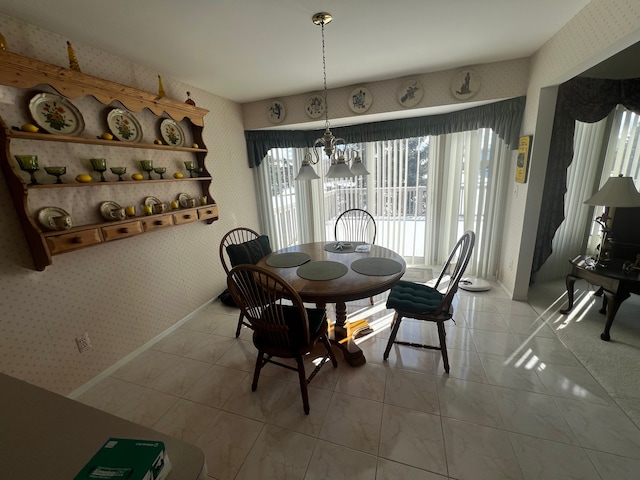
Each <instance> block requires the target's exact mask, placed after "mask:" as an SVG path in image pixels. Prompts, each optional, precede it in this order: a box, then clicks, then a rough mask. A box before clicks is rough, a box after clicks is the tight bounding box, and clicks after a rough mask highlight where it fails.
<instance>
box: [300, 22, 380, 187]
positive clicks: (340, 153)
mask: <svg viewBox="0 0 640 480" xmlns="http://www.w3.org/2000/svg"><path fill="white" fill-rule="evenodd" d="M331 20H333V17H332V16H331V14H330V13H327V12H320V13H316V14H315V15H314V16H313V17H312V21H313V23H314V24H315V25H320V27H321V28H322V75H323V86H324V90H323V93H324V126H325V131H324V135H323V136H322V137H320V138H316V140H315V141H314V142H313V147H314V148H313V152H314V154H315V159H314V158H313V157H312V156H311V154H310V153H309V152H308V151H307V152H306V153H305V156H304V160H303V161H302V166H301V167H300V172H299V173H298V176H297V177H296V180H315V179H317V178H320V177H319V176H318V174H317V173H316V172H315V170H314V169H313V167H312V166H311V165H315V164H316V163H318V162H319V161H320V155H319V154H318V150H319V149H322V150H324V153H325V154H326V155H327V157H328V158H329V159H330V160H331V166H330V167H329V171H328V172H327V178H345V177H353V176H355V175H369V172H368V171H367V169H366V168H365V166H364V164H363V163H362V158H360V155H359V154H358V152H356V151H355V150H354V149H353V148H347V144H346V142H345V140H344V138H336V137H335V136H334V135H333V133H331V128H330V127H331V126H330V123H329V104H328V103H327V62H326V56H325V45H324V26H325V25H327V24H328V23H330V22H331ZM340 147H342V148H340ZM348 162H352V163H353V165H352V167H351V168H349V165H348Z"/></svg>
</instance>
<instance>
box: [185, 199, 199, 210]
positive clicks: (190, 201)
mask: <svg viewBox="0 0 640 480" xmlns="http://www.w3.org/2000/svg"><path fill="white" fill-rule="evenodd" d="M196 205H198V199H197V198H188V199H187V207H189V208H195V207H196Z"/></svg>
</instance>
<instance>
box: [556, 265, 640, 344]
mask: <svg viewBox="0 0 640 480" xmlns="http://www.w3.org/2000/svg"><path fill="white" fill-rule="evenodd" d="M570 262H571V265H572V271H571V273H570V274H568V275H567V277H566V284H567V296H568V298H569V305H568V306H567V308H566V309H564V310H560V313H562V314H567V313H569V312H570V311H571V309H572V308H573V286H574V284H575V283H576V280H579V279H583V280H586V281H587V282H589V283H590V284H591V285H596V286H598V287H600V290H599V291H598V294H599V293H604V301H603V303H602V308H601V309H600V310H599V312H600V313H602V314H606V315H607V319H606V323H605V326H604V331H603V332H602V333H601V334H600V338H601V339H602V340H604V341H607V342H608V341H609V340H610V339H611V336H610V335H609V331H610V330H611V325H612V324H613V320H614V318H615V317H616V313H618V308H620V305H621V304H622V302H624V301H625V300H626V299H627V298H629V296H630V295H631V294H632V293H635V294H640V272H639V271H637V270H636V271H633V272H632V273H625V272H624V271H623V270H622V265H623V264H624V260H620V259H614V260H611V261H609V262H608V263H607V265H606V266H602V265H598V264H597V263H596V262H595V260H593V259H592V258H591V257H590V256H589V255H578V256H577V257H576V258H574V259H573V260H570Z"/></svg>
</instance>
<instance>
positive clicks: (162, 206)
mask: <svg viewBox="0 0 640 480" xmlns="http://www.w3.org/2000/svg"><path fill="white" fill-rule="evenodd" d="M152 210H153V213H155V214H158V213H164V212H166V211H167V204H166V203H156V204H154V205H153V207H152Z"/></svg>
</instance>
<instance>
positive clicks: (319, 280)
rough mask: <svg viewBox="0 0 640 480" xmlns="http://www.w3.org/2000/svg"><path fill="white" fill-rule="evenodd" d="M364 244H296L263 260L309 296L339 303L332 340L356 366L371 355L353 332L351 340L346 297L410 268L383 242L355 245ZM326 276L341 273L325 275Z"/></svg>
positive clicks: (384, 286) (382, 285) (367, 292)
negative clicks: (360, 247) (354, 338)
mask: <svg viewBox="0 0 640 480" xmlns="http://www.w3.org/2000/svg"><path fill="white" fill-rule="evenodd" d="M358 245H359V244H357V243H354V244H351V243H343V242H335V241H334V242H314V243H305V244H301V245H294V246H292V247H286V248H283V249H281V250H278V251H277V252H273V253H271V254H270V255H267V256H266V257H264V258H262V259H261V260H260V261H259V262H258V264H257V265H258V266H260V267H264V268H266V269H269V270H271V271H273V272H274V273H276V274H277V275H279V276H280V277H282V278H283V279H284V280H286V281H287V282H288V283H289V284H290V285H291V286H292V287H293V289H294V290H295V291H296V292H298V294H299V295H300V298H301V299H302V301H303V302H305V303H315V304H316V306H317V307H319V308H324V307H325V306H326V305H327V304H335V310H336V319H335V325H334V327H333V329H331V330H332V334H331V341H332V342H333V343H334V344H335V345H337V346H338V347H339V348H340V349H341V350H342V352H343V355H344V358H345V360H346V361H347V362H348V363H349V364H350V365H351V366H358V365H363V364H364V363H366V359H365V357H364V354H363V352H362V350H361V349H360V348H359V347H358V346H357V345H356V343H355V342H354V341H353V339H352V338H348V339H347V340H345V339H346V338H347V306H346V302H350V301H353V300H360V299H363V298H369V297H372V296H374V295H377V294H379V293H382V292H385V291H387V290H389V289H390V288H391V287H392V286H393V285H394V284H395V283H396V282H398V280H400V278H401V277H402V275H403V274H404V272H405V269H406V263H405V261H404V260H403V258H402V257H401V256H400V255H399V254H397V253H395V252H394V251H392V250H389V249H388V248H384V247H381V246H378V245H371V246H370V251H368V252H366V251H365V252H360V251H355V248H356V247H357V246H358ZM365 248H366V247H365ZM364 259H367V260H364ZM289 260H292V261H289ZM281 265H284V266H281ZM345 267H346V268H345ZM354 268H355V270H354ZM357 270H358V271H357ZM359 272H364V273H359ZM338 275H339V276H338ZM326 277H335V278H329V279H323V278H326Z"/></svg>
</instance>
